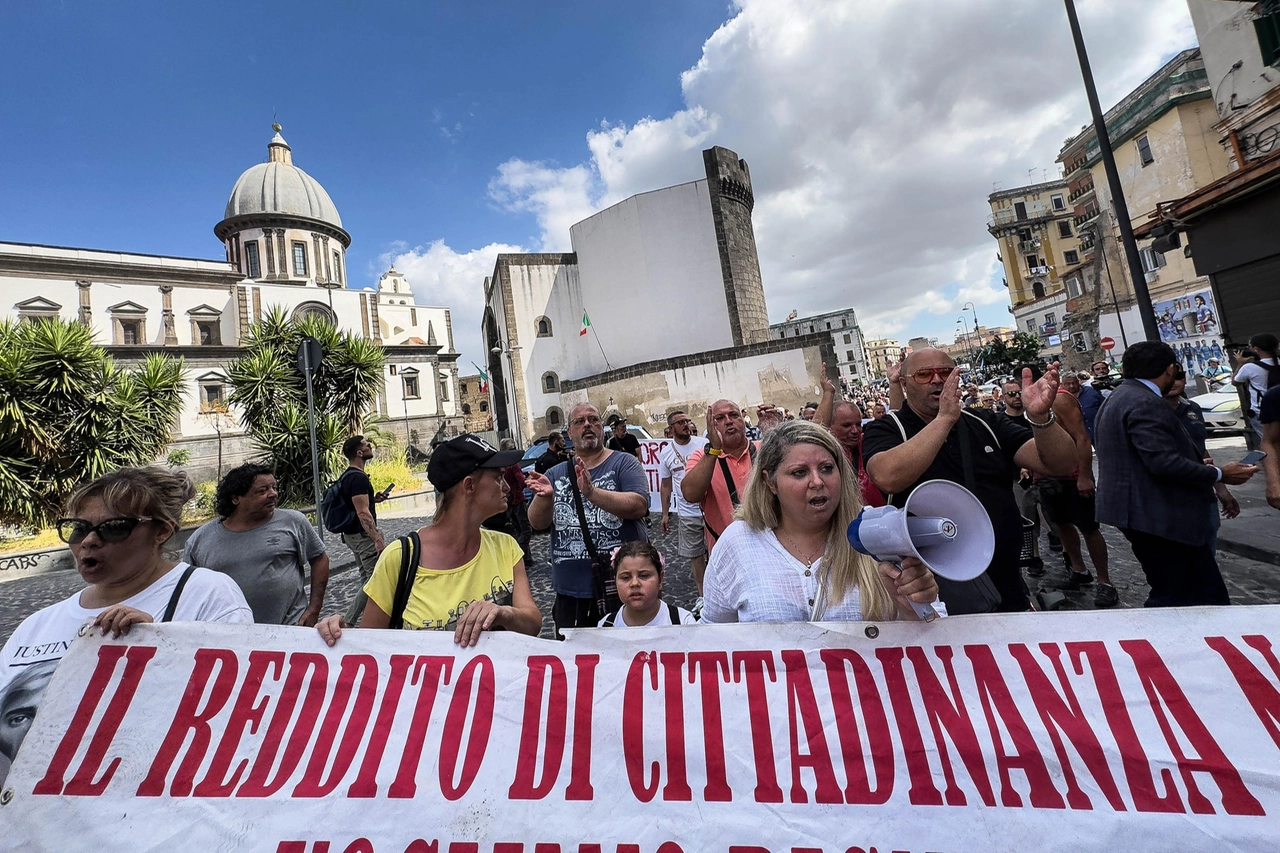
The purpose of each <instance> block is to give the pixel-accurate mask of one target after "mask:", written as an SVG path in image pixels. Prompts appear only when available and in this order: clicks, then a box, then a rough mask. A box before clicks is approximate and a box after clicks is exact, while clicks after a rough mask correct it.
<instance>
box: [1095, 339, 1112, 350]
mask: <svg viewBox="0 0 1280 853" xmlns="http://www.w3.org/2000/svg"><path fill="white" fill-rule="evenodd" d="M1098 346H1100V347H1102V348H1103V349H1104V350H1106V351H1107V352H1111V351H1112V350H1113V349H1115V348H1116V341H1115V338H1103V339H1102V340H1100V341H1098Z"/></svg>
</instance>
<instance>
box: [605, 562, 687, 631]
mask: <svg viewBox="0 0 1280 853" xmlns="http://www.w3.org/2000/svg"><path fill="white" fill-rule="evenodd" d="M665 567H666V561H664V560H663V559H662V554H661V553H660V552H659V551H658V549H657V548H655V547H653V546H652V545H650V544H649V543H648V542H624V543H622V544H621V545H619V546H618V547H617V549H615V550H614V552H613V576H614V580H616V581H617V582H618V596H619V597H620V598H621V599H622V608H621V609H620V610H615V611H614V612H613V613H610V614H609V615H608V616H606V617H604V618H603V619H601V620H600V627H601V628H614V627H617V628H649V627H657V626H662V625H696V624H697V622H698V620H697V619H695V618H694V615H693V614H692V613H690V612H689V611H688V610H685V609H684V608H683V607H676V606H675V605H674V604H668V603H667V602H665V601H663V600H662V571H663V569H664V568H665Z"/></svg>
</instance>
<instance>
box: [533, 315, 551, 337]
mask: <svg viewBox="0 0 1280 853" xmlns="http://www.w3.org/2000/svg"><path fill="white" fill-rule="evenodd" d="M534 324H535V325H536V326H537V328H538V337H540V338H549V337H551V321H550V320H548V319H547V318H546V317H539V318H538V319H537V320H536V321H535V322H534Z"/></svg>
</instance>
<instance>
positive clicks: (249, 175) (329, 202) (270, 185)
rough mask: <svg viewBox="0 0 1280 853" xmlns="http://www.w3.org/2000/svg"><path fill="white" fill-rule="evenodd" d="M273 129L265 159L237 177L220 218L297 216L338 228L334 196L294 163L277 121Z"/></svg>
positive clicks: (338, 217)
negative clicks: (331, 196)
mask: <svg viewBox="0 0 1280 853" xmlns="http://www.w3.org/2000/svg"><path fill="white" fill-rule="evenodd" d="M272 129H273V130H275V132H276V134H275V136H273V137H272V138H271V142H269V143H268V144H267V162H265V163H259V164H257V165H256V166H251V167H249V168H248V169H246V170H245V172H244V174H242V175H241V176H240V178H239V180H237V181H236V185H235V187H233V188H232V190H231V197H230V198H229V199H227V210H226V214H225V215H224V216H223V219H224V220H226V219H231V218H233V217H239V216H263V215H266V216H285V217H288V216H298V217H303V218H306V219H312V220H318V221H320V222H324V223H327V224H328V225H331V226H333V227H334V228H338V229H341V228H342V217H340V216H339V215H338V208H337V207H336V206H335V205H334V203H333V199H331V198H329V194H328V193H327V192H325V189H324V187H322V186H320V182H319V181H317V180H316V179H315V178H313V177H311V176H310V175H308V174H307V173H306V172H304V171H302V170H301V169H299V168H298V167H297V166H295V165H293V152H292V150H291V149H290V148H289V143H287V142H285V141H284V137H283V136H281V135H280V129H281V128H280V125H278V124H274V125H272Z"/></svg>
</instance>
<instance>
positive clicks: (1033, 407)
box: [1022, 361, 1059, 423]
mask: <svg viewBox="0 0 1280 853" xmlns="http://www.w3.org/2000/svg"><path fill="white" fill-rule="evenodd" d="M1058 368H1059V365H1058V362H1056V361H1055V362H1054V363H1053V364H1051V365H1049V367H1048V368H1046V369H1045V372H1044V376H1041V377H1040V381H1039V382H1032V381H1031V368H1029V367H1024V368H1022V406H1023V408H1025V409H1026V411H1027V417H1029V418H1031V420H1033V421H1036V422H1038V423H1044V422H1045V421H1047V420H1048V419H1049V411H1050V409H1052V408H1053V401H1054V399H1055V398H1056V397H1057V396H1058Z"/></svg>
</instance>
